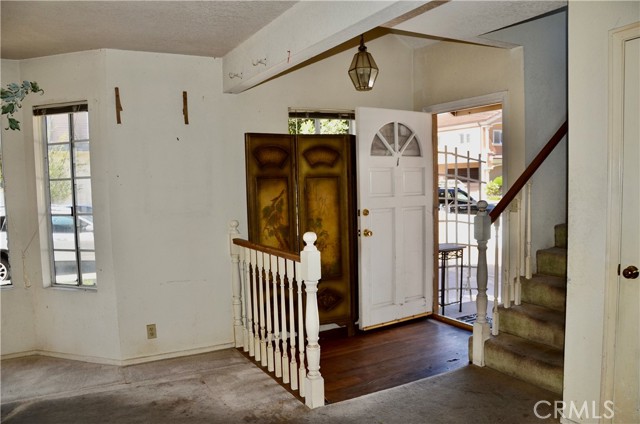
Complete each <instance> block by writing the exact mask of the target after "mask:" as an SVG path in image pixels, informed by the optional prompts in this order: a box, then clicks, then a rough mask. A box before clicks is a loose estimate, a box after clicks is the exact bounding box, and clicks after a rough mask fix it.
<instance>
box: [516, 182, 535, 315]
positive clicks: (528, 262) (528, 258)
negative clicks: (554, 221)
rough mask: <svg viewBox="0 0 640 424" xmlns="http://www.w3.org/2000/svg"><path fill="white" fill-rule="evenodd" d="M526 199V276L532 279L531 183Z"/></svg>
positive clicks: (528, 186)
mask: <svg viewBox="0 0 640 424" xmlns="http://www.w3.org/2000/svg"><path fill="white" fill-rule="evenodd" d="M526 189H527V191H526V198H527V209H526V212H525V217H524V218H525V222H526V223H527V224H526V225H527V229H526V232H525V245H526V246H527V247H526V249H525V258H524V274H525V277H526V278H528V279H531V277H532V273H531V183H530V182H528V183H527V185H526ZM517 299H518V303H517V304H518V305H519V304H520V303H519V300H520V295H519V293H518V295H517Z"/></svg>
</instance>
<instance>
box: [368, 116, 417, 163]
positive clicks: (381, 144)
mask: <svg viewBox="0 0 640 424" xmlns="http://www.w3.org/2000/svg"><path fill="white" fill-rule="evenodd" d="M371 156H394V157H395V156H398V157H400V156H422V152H420V140H418V138H417V135H416V133H415V132H414V131H413V130H412V129H411V128H409V127H408V126H406V125H405V124H403V123H401V122H389V123H388V124H385V125H383V126H382V127H381V128H380V129H379V130H378V132H377V133H376V135H375V136H374V137H373V141H372V142H371Z"/></svg>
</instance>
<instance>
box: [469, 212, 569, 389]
mask: <svg viewBox="0 0 640 424" xmlns="http://www.w3.org/2000/svg"><path fill="white" fill-rule="evenodd" d="M536 261H537V271H538V272H537V273H536V274H534V275H533V276H532V278H531V279H530V280H529V279H526V278H524V277H523V278H522V279H521V281H522V304H521V305H519V306H515V305H514V306H512V307H511V308H508V309H505V308H504V307H503V306H500V307H499V315H500V334H499V335H498V336H491V338H489V339H488V340H487V341H486V342H485V344H484V348H485V365H486V366H487V367H489V368H493V369H495V370H497V371H500V372H502V373H505V374H508V375H510V376H513V377H516V378H519V379H521V380H524V381H527V382H529V383H532V384H535V385H536V386H538V387H542V388H544V389H547V390H550V391H552V392H554V393H557V394H562V380H563V364H564V327H565V301H566V293H567V289H566V287H567V226H566V224H562V225H556V227H555V246H554V247H552V248H549V249H544V250H539V251H538V252H537V254H536ZM469 346H472V342H471V340H470V341H469ZM471 351H472V349H469V355H470V356H471Z"/></svg>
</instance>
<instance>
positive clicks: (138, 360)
mask: <svg viewBox="0 0 640 424" xmlns="http://www.w3.org/2000/svg"><path fill="white" fill-rule="evenodd" d="M232 347H234V343H233V342H230V343H223V344H218V345H211V346H205V347H200V348H195V349H186V350H179V351H174V352H167V353H160V354H156V355H149V356H139V357H134V358H128V359H112V358H102V357H98V356H87V355H75V354H72V353H61V352H51V351H47V350H29V351H24V352H17V353H9V354H5V355H2V356H1V357H0V360H5V359H14V358H23V357H26V356H33V355H40V356H48V357H51V358H60V359H69V360H72V361H81V362H90V363H94V364H102V365H116V366H120V367H124V366H127V365H137V364H143V363H145V362H153V361H160V360H163V359H172V358H179V357H181V356H191V355H199V354H201V353H209V352H214V351H217V350H222V349H229V348H232Z"/></svg>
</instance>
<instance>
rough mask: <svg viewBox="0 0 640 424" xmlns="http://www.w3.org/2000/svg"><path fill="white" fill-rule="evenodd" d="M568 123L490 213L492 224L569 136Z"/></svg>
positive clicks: (561, 127) (559, 130)
mask: <svg viewBox="0 0 640 424" xmlns="http://www.w3.org/2000/svg"><path fill="white" fill-rule="evenodd" d="M567 127H568V125H567V121H565V122H564V124H562V125H561V126H560V128H558V131H556V133H555V134H554V135H553V137H551V139H550V140H549V141H548V142H547V144H546V145H545V146H544V147H543V148H542V150H540V152H539V153H538V154H537V155H536V157H535V158H534V159H533V160H532V161H531V163H530V164H529V166H527V169H525V170H524V172H523V173H522V174H521V175H520V177H518V179H517V180H516V182H515V183H514V184H513V185H512V186H511V187H510V188H509V191H507V193H506V194H505V195H504V197H503V198H502V199H501V200H500V201H499V202H498V204H497V205H496V207H495V208H493V210H492V211H491V213H489V216H490V217H491V222H495V221H496V220H497V219H498V217H499V216H500V214H502V212H504V210H505V209H506V208H507V206H509V204H510V203H511V202H512V201H513V199H515V197H516V196H517V195H518V193H519V192H520V190H522V188H523V187H524V185H525V184H526V183H527V181H529V179H530V178H531V177H532V176H533V174H534V173H535V172H536V171H537V169H538V168H539V167H540V165H542V163H543V162H544V161H545V160H546V159H547V157H549V155H550V154H551V152H552V151H553V149H555V148H556V146H557V145H558V143H560V140H562V138H563V137H564V136H565V135H567Z"/></svg>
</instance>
